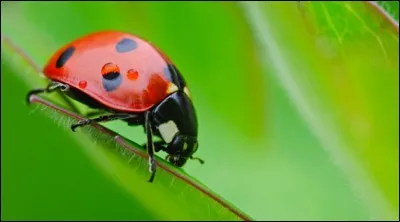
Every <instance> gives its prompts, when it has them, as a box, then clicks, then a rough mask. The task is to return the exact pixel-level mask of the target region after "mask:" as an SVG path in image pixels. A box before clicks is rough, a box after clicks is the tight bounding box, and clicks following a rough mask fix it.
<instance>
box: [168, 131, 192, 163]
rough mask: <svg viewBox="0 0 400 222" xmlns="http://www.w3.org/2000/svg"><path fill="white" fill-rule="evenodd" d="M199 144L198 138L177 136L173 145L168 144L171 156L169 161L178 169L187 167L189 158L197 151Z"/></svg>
mask: <svg viewBox="0 0 400 222" xmlns="http://www.w3.org/2000/svg"><path fill="white" fill-rule="evenodd" d="M198 146H199V144H198V142H197V138H196V137H192V136H185V135H181V134H179V133H178V134H177V135H175V137H174V139H173V140H172V142H171V143H169V144H168V147H167V150H169V151H170V152H169V155H168V157H167V160H168V161H169V162H170V163H172V164H173V165H175V166H177V167H181V166H183V165H185V163H186V161H187V160H188V158H190V157H192V154H193V153H195V152H196V151H197V148H198Z"/></svg>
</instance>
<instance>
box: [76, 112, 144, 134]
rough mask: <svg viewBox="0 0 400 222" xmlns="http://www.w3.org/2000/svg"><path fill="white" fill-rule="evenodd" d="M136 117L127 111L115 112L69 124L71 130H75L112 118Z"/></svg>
mask: <svg viewBox="0 0 400 222" xmlns="http://www.w3.org/2000/svg"><path fill="white" fill-rule="evenodd" d="M135 117H138V116H137V115H134V114H127V113H115V114H111V115H104V116H100V117H97V118H94V119H84V120H81V121H79V122H78V123H77V124H73V125H71V130H72V131H74V132H75V129H76V128H77V127H80V126H86V125H90V124H92V123H99V122H108V121H112V120H118V119H128V118H135Z"/></svg>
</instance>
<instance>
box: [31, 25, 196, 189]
mask: <svg viewBox="0 0 400 222" xmlns="http://www.w3.org/2000/svg"><path fill="white" fill-rule="evenodd" d="M43 74H44V75H45V76H46V77H47V78H48V79H49V80H50V83H49V85H48V86H47V87H46V88H41V89H35V90H32V91H30V92H29V93H28V95H27V96H28V102H29V101H30V97H31V95H33V94H38V93H50V92H53V91H56V90H58V91H61V92H63V93H64V94H65V95H67V96H68V97H70V98H72V99H74V100H77V101H79V102H81V103H84V104H86V105H87V106H89V107H91V108H94V109H98V110H101V111H103V112H107V113H108V114H107V115H102V116H99V117H97V118H92V119H90V118H87V119H84V120H81V121H79V122H78V123H76V124H73V125H71V129H72V131H75V129H76V128H77V127H82V126H85V125H89V124H92V123H98V122H106V121H112V120H123V121H125V122H127V124H128V125H131V126H140V125H142V126H143V127H144V130H145V133H146V135H147V142H146V148H147V153H148V156H149V171H150V173H151V176H150V179H149V182H152V181H153V180H154V176H155V172H156V163H155V158H154V153H155V152H158V151H160V150H162V151H164V152H166V153H168V155H167V157H166V159H167V161H169V162H170V163H171V164H173V165H175V166H177V167H182V166H183V165H184V164H185V163H186V162H187V160H188V159H197V160H198V161H200V163H204V161H203V160H201V159H199V158H196V157H193V154H194V153H195V152H196V151H197V149H198V145H199V143H198V140H197V136H198V122H197V117H196V112H195V108H194V106H193V103H192V100H191V97H190V94H189V90H188V88H187V85H186V82H185V80H184V78H183V76H182V75H181V73H180V72H179V70H178V69H177V68H176V66H175V65H174V64H173V63H172V62H171V60H170V59H169V58H168V57H167V56H166V55H165V54H164V53H163V52H162V51H161V50H159V49H158V48H157V47H156V46H154V45H152V44H151V43H149V42H148V41H146V40H143V39H141V38H139V37H137V36H135V35H132V34H129V33H124V32H120V31H101V32H95V33H92V34H88V35H86V36H83V37H81V38H78V39H76V40H74V41H72V42H70V43H69V44H67V45H65V46H64V47H62V48H61V49H59V50H58V51H57V52H56V53H54V55H53V56H52V57H51V58H50V59H49V61H48V63H47V64H46V65H45V67H44V69H43ZM156 137H158V138H159V141H153V140H154V139H156Z"/></svg>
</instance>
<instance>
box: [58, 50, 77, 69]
mask: <svg viewBox="0 0 400 222" xmlns="http://www.w3.org/2000/svg"><path fill="white" fill-rule="evenodd" d="M74 51H75V47H73V46H71V47H69V48H67V49H66V50H65V51H64V52H63V53H61V55H60V57H58V59H57V61H56V67H57V68H61V67H63V66H64V65H65V63H66V62H67V61H68V60H69V59H70V58H71V56H72V54H74Z"/></svg>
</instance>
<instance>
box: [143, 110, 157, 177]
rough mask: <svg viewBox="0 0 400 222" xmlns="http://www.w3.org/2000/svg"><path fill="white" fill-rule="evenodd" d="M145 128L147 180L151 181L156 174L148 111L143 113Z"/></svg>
mask: <svg viewBox="0 0 400 222" xmlns="http://www.w3.org/2000/svg"><path fill="white" fill-rule="evenodd" d="M145 128H146V134H147V154H148V155H149V165H150V166H149V171H150V173H151V176H150V179H149V182H150V183H151V182H153V180H154V176H155V175H156V160H155V158H154V144H153V130H152V127H151V121H150V112H146V113H145Z"/></svg>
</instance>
